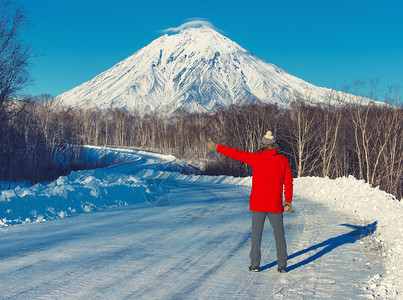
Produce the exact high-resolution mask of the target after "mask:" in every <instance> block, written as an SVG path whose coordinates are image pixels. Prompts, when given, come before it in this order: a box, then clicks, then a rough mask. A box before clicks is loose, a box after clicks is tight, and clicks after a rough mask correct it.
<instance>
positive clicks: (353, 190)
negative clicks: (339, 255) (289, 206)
mask: <svg viewBox="0 0 403 300" xmlns="http://www.w3.org/2000/svg"><path fill="white" fill-rule="evenodd" d="M157 176H158V177H161V178H166V177H170V178H175V179H177V180H187V181H198V182H205V183H215V184H235V185H247V186H251V184H252V178H251V177H232V176H196V175H183V174H179V173H175V174H173V173H168V172H160V173H159V174H158V175H157ZM298 198H305V199H309V200H311V201H315V202H319V203H322V204H325V205H326V206H328V207H329V209H331V210H338V211H341V212H344V213H348V214H350V215H352V216H353V217H354V218H356V219H359V220H362V221H364V222H369V223H372V222H374V221H377V224H378V226H377V231H376V233H377V234H378V235H377V236H376V237H375V242H376V243H377V244H378V245H380V247H379V246H378V245H374V246H375V247H372V248H373V249H372V250H373V251H380V253H379V254H380V256H381V257H382V260H383V261H384V262H385V268H386V276H384V277H382V276H381V275H379V274H377V275H375V276H373V277H370V278H369V279H368V287H367V288H368V289H371V292H372V293H373V294H375V295H376V296H377V297H380V298H382V299H395V298H396V297H399V296H400V295H402V293H403V280H402V278H403V260H402V258H403V217H402V216H403V204H402V202H399V201H398V200H397V199H396V198H395V197H394V196H393V195H391V194H388V193H386V192H384V191H381V190H379V188H377V187H376V188H373V187H372V186H371V185H370V184H368V183H365V181H364V180H357V179H356V178H354V177H353V176H349V177H342V178H338V179H335V180H332V179H329V178H318V177H301V178H296V179H294V199H295V202H296V203H295V207H296V210H298Z"/></svg>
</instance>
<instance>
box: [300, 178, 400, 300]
mask: <svg viewBox="0 0 403 300" xmlns="http://www.w3.org/2000/svg"><path fill="white" fill-rule="evenodd" d="M294 185H295V187H294V191H295V196H296V197H297V198H298V197H299V198H300V197H303V198H306V199H309V200H313V201H316V202H320V203H323V204H325V205H327V206H328V207H329V208H330V209H332V210H333V209H335V210H339V211H342V212H347V213H349V214H351V215H353V216H355V217H357V219H361V220H363V221H367V222H374V221H377V222H378V223H377V230H376V234H377V236H375V237H374V239H375V241H374V242H375V243H377V245H374V246H371V247H370V250H372V251H377V252H378V253H379V255H380V256H381V257H383V258H385V259H384V260H383V261H384V263H385V268H386V276H384V277H382V276H381V275H379V274H378V275H375V276H373V277H371V278H369V280H368V287H369V289H371V291H372V292H373V293H374V294H375V295H377V296H378V297H380V298H382V299H395V298H396V297H402V296H403V295H402V293H403V280H402V278H403V260H402V258H403V217H402V216H403V203H402V202H401V201H400V202H399V201H398V200H397V199H396V198H395V197H394V196H393V195H390V194H387V193H386V192H384V191H381V190H379V188H377V187H376V188H373V187H371V185H369V184H368V183H365V182H364V181H363V180H357V179H355V178H354V177H353V176H349V177H342V178H337V179H335V180H331V179H329V178H317V177H302V178H298V179H296V180H295V181H294ZM297 201H298V200H297ZM295 205H296V207H298V203H296V204H295Z"/></svg>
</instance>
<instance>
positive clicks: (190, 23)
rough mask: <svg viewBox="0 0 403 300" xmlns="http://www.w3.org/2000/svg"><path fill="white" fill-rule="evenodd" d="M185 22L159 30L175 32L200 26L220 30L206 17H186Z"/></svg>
mask: <svg viewBox="0 0 403 300" xmlns="http://www.w3.org/2000/svg"><path fill="white" fill-rule="evenodd" d="M185 21H186V22H185V23H183V24H182V25H180V26H178V27H170V28H167V29H164V30H161V32H163V33H177V32H180V31H182V30H185V29H188V28H202V27H208V28H212V29H214V30H217V31H220V30H219V29H218V28H216V27H214V25H213V24H211V22H210V21H209V20H207V19H187V20H185Z"/></svg>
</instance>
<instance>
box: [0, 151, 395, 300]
mask: <svg viewBox="0 0 403 300" xmlns="http://www.w3.org/2000/svg"><path fill="white" fill-rule="evenodd" d="M93 149H94V152H93V153H94V155H93V158H94V159H95V158H96V157H97V156H98V157H101V156H102V155H112V156H116V157H119V160H118V161H119V164H117V165H112V166H109V167H106V168H102V169H96V170H86V171H79V172H73V173H72V174H70V175H68V176H64V177H60V178H59V179H58V180H56V181H55V182H52V183H49V184H46V185H45V184H44V185H36V186H33V187H30V188H28V187H21V188H15V189H13V190H6V191H2V192H1V196H0V219H1V220H2V221H1V222H2V223H1V224H2V227H1V228H0V276H1V278H2V280H1V281H0V298H1V299H55V298H57V299H72V298H73V299H77V298H79V299H122V298H128V299H255V298H256V299H312V298H315V299H323V298H333V299H360V298H363V299H366V298H379V299H399V298H402V296H401V295H402V280H401V278H403V271H402V270H403V263H402V259H401V258H402V254H403V251H402V249H403V245H402V233H403V232H402V230H403V226H402V225H403V224H402V218H401V216H402V204H401V202H399V201H397V200H396V199H395V198H394V197H393V196H391V195H389V194H387V193H385V192H383V191H380V190H379V189H377V188H372V187H371V186H369V185H368V184H366V183H364V182H363V181H359V180H356V179H355V178H353V177H348V178H339V179H336V180H330V179H328V178H315V177H308V178H297V179H295V192H294V200H293V201H294V202H293V203H294V205H293V207H294V208H295V210H296V212H295V213H294V214H288V213H285V214H284V217H285V219H284V222H285V229H286V238H287V248H288V254H289V261H288V271H289V272H288V273H286V274H279V273H277V272H276V254H275V245H274V238H273V236H272V232H271V228H270V225H269V223H268V222H267V224H266V226H265V231H264V234H263V241H262V265H261V270H262V272H260V273H250V272H249V271H248V270H247V268H248V266H249V257H248V256H249V247H250V236H251V232H250V212H249V211H248V197H249V193H250V184H251V179H250V178H233V177H229V176H217V177H212V176H198V175H184V174H181V173H180V172H182V171H186V172H188V173H189V172H190V171H192V170H193V171H195V170H194V169H192V167H191V166H188V165H186V164H184V163H183V162H181V161H179V160H177V159H176V158H175V157H173V156H170V155H163V154H158V153H151V152H146V151H136V150H133V151H130V150H127V149H101V148H93ZM119 151H121V153H120V154H119V153H118V152H119ZM108 153H109V154H108ZM124 156H126V157H127V160H125V159H123V157H124ZM112 162H113V160H112ZM67 216H70V217H67ZM21 223H25V224H21Z"/></svg>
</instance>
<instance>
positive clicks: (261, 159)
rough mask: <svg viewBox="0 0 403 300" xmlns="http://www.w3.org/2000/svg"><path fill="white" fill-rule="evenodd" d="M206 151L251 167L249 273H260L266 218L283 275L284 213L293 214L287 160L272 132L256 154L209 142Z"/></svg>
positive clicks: (290, 179)
mask: <svg viewBox="0 0 403 300" xmlns="http://www.w3.org/2000/svg"><path fill="white" fill-rule="evenodd" d="M207 148H208V150H216V151H217V152H219V153H221V154H224V155H226V156H228V157H230V158H233V159H236V160H239V161H242V162H244V163H246V164H248V165H250V166H251V167H252V170H253V175H252V190H251V195H250V198H249V209H250V210H251V211H252V240H251V251H250V259H251V266H250V267H249V270H250V271H251V272H259V266H260V259H261V251H260V246H261V241H262V233H263V226H264V222H265V219H266V216H268V218H269V221H270V224H271V226H272V228H273V233H274V239H275V242H276V249H277V263H278V267H277V271H278V272H280V273H286V272H287V270H286V266H287V258H288V255H287V246H286V241H285V236H284V224H283V211H288V212H294V211H293V210H292V205H291V201H292V187H293V178H292V174H291V169H290V165H289V163H288V160H287V158H286V157H285V156H283V155H281V154H279V153H278V150H279V147H278V145H277V144H276V139H275V137H274V136H273V134H272V133H271V131H268V132H267V133H266V134H265V136H264V137H263V138H262V140H261V147H260V148H259V149H258V151H257V152H256V153H252V152H247V151H242V150H238V149H235V148H230V147H226V146H224V145H220V144H216V143H214V142H213V141H211V139H210V140H209V142H208V143H207ZM283 187H284V198H285V199H284V200H285V202H284V206H283Z"/></svg>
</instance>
